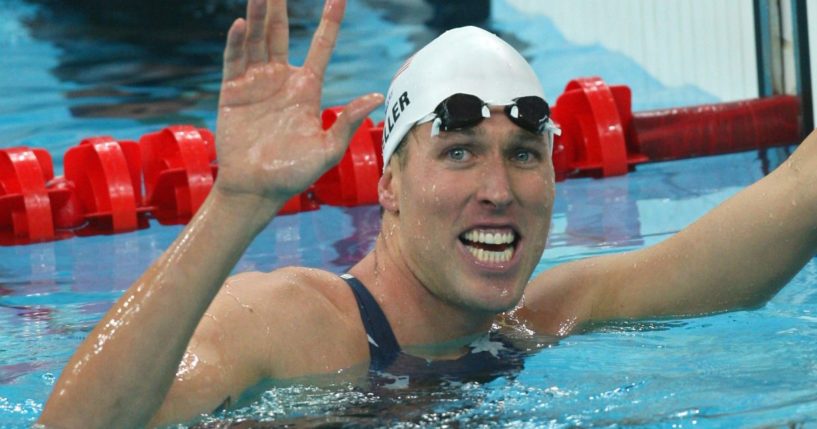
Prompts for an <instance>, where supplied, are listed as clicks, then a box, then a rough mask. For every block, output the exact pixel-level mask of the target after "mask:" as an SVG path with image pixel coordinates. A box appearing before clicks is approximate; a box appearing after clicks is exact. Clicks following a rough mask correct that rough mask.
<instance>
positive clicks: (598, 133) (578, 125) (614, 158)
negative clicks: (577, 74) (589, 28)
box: [552, 77, 647, 180]
mask: <svg viewBox="0 0 817 429" xmlns="http://www.w3.org/2000/svg"><path fill="white" fill-rule="evenodd" d="M630 99H631V94H630V88H628V87H626V86H623V85H622V86H607V85H606V84H605V83H604V82H603V81H602V80H601V78H598V77H589V78H581V79H574V80H572V81H570V82H569V83H568V84H567V86H566V87H565V91H564V93H562V95H560V96H559V98H558V99H557V100H556V105H555V106H554V107H553V111H552V116H553V120H554V121H555V122H557V123H558V124H559V125H560V126H561V127H562V135H561V136H558V138H557V139H556V141H555V142H554V148H553V164H554V170H555V171H556V177H557V180H564V179H565V178H566V177H567V176H568V175H570V174H571V173H573V172H583V173H590V174H593V173H596V174H599V173H600V175H601V176H603V177H608V176H618V175H622V174H626V173H627V171H628V170H629V169H630V167H631V166H633V165H635V164H638V163H641V162H646V161H647V157H645V156H643V155H641V154H639V153H637V152H634V151H633V150H632V148H628V146H627V141H626V139H625V135H626V134H625V132H626V128H627V126H628V125H629V122H630V121H631V119H632V110H631V107H630V106H631V104H630ZM628 149H629V150H628Z"/></svg>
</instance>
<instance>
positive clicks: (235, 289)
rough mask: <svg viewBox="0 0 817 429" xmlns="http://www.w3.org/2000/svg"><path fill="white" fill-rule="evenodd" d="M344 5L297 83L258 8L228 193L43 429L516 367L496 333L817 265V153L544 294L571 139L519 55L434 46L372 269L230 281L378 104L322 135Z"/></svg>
mask: <svg viewBox="0 0 817 429" xmlns="http://www.w3.org/2000/svg"><path fill="white" fill-rule="evenodd" d="M344 7H345V5H344V1H343V0H328V1H327V3H326V6H325V9H324V12H323V17H322V19H321V23H320V25H319V27H318V29H317V31H316V34H315V36H314V39H313V42H312V46H311V48H310V50H309V53H308V54H307V57H306V60H305V63H304V65H303V67H293V66H290V65H289V64H288V63H287V57H288V52H287V47H288V23H287V13H286V5H285V4H284V1H283V0H269V1H265V0H251V1H250V2H249V4H248V13H247V19H246V20H243V19H239V20H236V21H235V23H234V24H233V25H232V27H231V28H230V31H229V33H228V36H227V47H226V50H225V54H224V81H223V85H222V89H221V96H220V97H221V98H220V102H219V113H218V127H217V132H216V145H217V150H218V158H219V166H220V171H219V176H218V180H217V181H216V183H215V185H214V186H213V189H212V192H211V193H210V195H209V197H208V198H207V200H206V202H205V203H204V205H203V206H202V208H201V209H200V210H199V212H198V213H197V214H196V216H195V217H194V219H193V220H192V221H191V222H190V223H189V224H188V225H187V227H186V228H185V230H184V231H183V232H182V233H181V234H180V236H179V237H178V239H177V240H176V241H175V242H174V243H173V244H172V245H171V246H170V248H169V249H168V250H167V251H166V252H165V253H164V254H163V255H162V256H161V258H159V260H157V261H156V262H155V263H154V265H153V266H151V267H150V268H149V269H148V270H147V271H146V272H145V273H144V275H143V276H142V277H141V278H139V279H138V280H137V281H136V282H135V283H134V284H133V286H132V287H131V288H130V289H128V290H127V291H126V292H125V293H124V295H123V296H122V297H121V298H120V299H119V301H118V302H117V303H116V304H115V305H114V306H113V308H111V310H110V311H109V312H108V313H107V315H106V316H105V317H104V319H103V320H102V321H101V322H100V323H99V324H98V325H97V326H96V328H95V329H94V330H93V331H92V332H91V333H90V334H89V336H88V338H87V339H86V340H85V342H84V343H83V344H82V345H81V346H80V348H79V349H78V350H77V352H76V353H75V355H74V356H73V358H72V359H71V361H70V362H69V363H68V365H67V366H66V367H65V369H64V371H63V373H62V376H61V377H60V380H59V381H58V383H57V384H56V386H55V387H54V390H53V393H52V395H51V398H50V399H49V401H48V403H47V404H46V407H45V410H44V412H43V414H42V416H41V418H40V423H41V424H43V425H46V426H54V427H83V428H86V427H140V426H144V425H148V424H161V423H166V422H171V421H179V420H185V419H190V418H193V417H195V416H196V415H198V414H199V413H206V412H210V411H212V410H214V409H216V408H218V407H220V406H222V405H225V404H230V403H231V402H234V401H235V400H237V398H239V397H241V395H242V393H243V392H245V391H247V390H248V389H249V388H251V387H252V386H255V385H257V384H258V383H259V382H261V381H263V380H269V379H272V380H279V381H284V382H285V381H286V380H294V379H298V378H299V377H305V376H308V375H329V374H338V373H339V374H340V376H343V377H349V378H350V379H355V378H357V377H363V378H364V379H365V377H366V375H367V374H368V373H369V371H368V370H369V369H374V370H382V371H383V372H386V373H388V372H394V371H395V370H394V369H393V368H394V366H393V365H394V364H395V363H396V362H400V361H402V362H409V365H415V366H423V365H425V367H426V369H428V368H431V369H433V368H437V367H436V366H435V365H437V364H439V365H441V366H440V368H442V367H452V368H453V367H456V366H457V364H458V363H463V362H467V363H468V365H471V364H474V365H479V364H480V362H481V364H483V365H485V367H488V368H501V367H502V365H503V359H504V357H505V356H506V354H505V353H504V352H505V351H507V350H508V349H509V348H512V346H513V344H512V343H513V342H514V341H522V340H520V339H514V340H511V339H510V338H509V337H508V336H502V335H501V333H499V334H497V333H493V334H491V335H490V336H488V333H489V332H491V331H492V326H493V325H495V324H497V325H502V326H504V328H500V330H502V329H514V328H523V329H522V330H527V331H529V332H531V331H532V332H535V333H539V334H543V335H554V336H564V335H568V334H570V333H571V332H573V331H574V330H575V329H576V328H577V327H580V326H582V325H584V324H587V323H589V322H595V321H605V320H611V319H633V318H646V317H662V316H687V315H700V314H706V313H712V312H720V311H728V310H734V309H741V308H750V307H755V306H759V305H762V304H763V303H764V302H766V300H768V299H769V298H770V297H771V296H773V295H774V294H775V293H776V292H777V291H778V290H779V289H780V288H781V287H782V286H783V285H785V284H786V282H787V281H788V280H789V279H790V278H791V277H792V276H793V275H794V274H795V273H796V272H797V271H798V270H799V269H800V268H801V267H802V266H803V265H804V264H805V262H806V261H808V260H809V259H810V258H811V257H812V256H813V255H814V253H815V248H817V216H815V215H814V214H815V213H817V186H815V185H817V142H815V141H814V140H815V137H814V136H813V135H812V136H811V137H809V138H808V139H807V140H806V141H805V142H804V143H803V144H802V145H801V146H800V148H799V149H798V150H797V151H796V152H795V153H794V154H793V155H792V157H791V158H790V160H789V161H787V162H786V163H785V164H784V165H783V166H781V167H780V168H778V169H777V170H776V171H774V172H773V173H772V174H770V175H769V176H767V177H765V178H764V179H762V180H761V181H759V182H758V183H756V184H754V185H752V186H751V187H749V188H747V189H746V190H744V191H742V192H741V193H739V194H738V195H736V196H735V197H733V198H731V199H730V200H728V201H727V202H725V203H724V204H723V205H721V206H720V207H718V208H716V209H715V210H713V211H712V212H711V213H709V214H707V215H706V216H704V217H703V218H701V219H700V220H698V221H697V222H695V223H694V224H692V225H691V226H689V227H688V228H686V229H684V230H683V231H681V232H680V233H678V234H677V235H676V236H674V237H672V238H670V239H667V240H665V241H663V242H661V243H660V244H657V245H655V246H652V247H649V248H645V249H641V250H637V251H634V252H629V253H622V254H616V255H609V256H604V257H599V258H592V259H587V260H582V261H576V262H572V263H568V264H563V265H560V266H558V267H555V268H554V269H551V270H549V271H546V272H544V273H542V274H540V275H538V276H536V277H535V278H531V275H532V272H533V270H534V267H535V266H536V264H537V262H538V261H539V260H540V258H541V255H542V252H543V250H544V248H545V243H546V239H547V235H548V229H549V225H550V215H551V208H552V204H553V197H554V176H553V167H552V164H551V161H550V151H551V145H552V133H554V132H556V128H555V127H554V126H553V124H552V123H551V122H550V121H549V118H548V109H547V105H546V104H545V103H544V100H543V94H542V90H541V87H540V84H539V82H538V80H537V79H536V77H535V75H534V74H533V71H532V70H531V69H530V66H528V65H527V63H526V62H525V61H524V60H523V59H522V57H521V56H520V55H519V54H518V53H517V52H515V51H514V50H513V49H512V48H510V46H508V45H507V44H505V43H504V42H502V41H501V40H499V39H498V38H496V37H495V36H493V35H490V34H489V33H487V32H484V31H482V30H477V29H474V28H465V29H459V30H456V31H452V32H449V33H446V34H445V35H443V36H441V37H440V38H438V39H436V40H435V41H434V42H432V43H430V44H429V45H428V46H426V47H425V48H424V49H423V50H421V51H420V52H418V53H417V54H416V55H415V56H414V57H413V58H412V59H410V60H409V61H408V62H407V63H406V65H405V66H404V67H403V68H401V71H399V72H398V74H397V75H396V77H395V78H394V80H393V82H392V85H391V88H390V91H389V97H388V99H387V100H386V109H387V122H388V125H387V133H388V134H387V137H386V138H385V139H384V155H385V158H386V167H385V169H384V172H383V175H382V178H381V179H380V181H379V183H378V192H379V199H380V203H381V205H382V207H383V210H384V213H383V218H382V227H381V232H380V234H379V236H378V238H377V241H376V244H375V246H374V249H373V250H372V252H371V253H369V254H368V255H367V256H366V257H365V258H363V260H361V261H360V262H359V263H358V264H356V265H355V266H354V267H352V268H351V269H350V270H349V275H347V276H343V277H338V276H336V275H334V274H332V273H329V272H325V271H321V270H317V269H307V268H283V269H280V270H276V271H274V272H272V273H243V274H239V275H236V276H233V277H230V278H228V275H229V273H230V271H231V270H232V268H233V267H234V265H235V263H236V261H237V260H238V258H239V257H240V256H241V254H242V253H243V252H244V251H245V249H246V248H247V246H248V245H249V244H250V242H251V241H252V240H253V238H254V237H255V236H256V235H257V234H258V233H259V231H261V230H262V229H263V228H264V227H265V226H266V225H267V224H268V223H269V222H270V220H271V219H272V218H273V217H274V216H275V214H276V213H277V211H278V210H279V209H280V208H281V206H282V205H283V204H284V202H285V201H286V200H287V199H289V198H290V197H291V196H292V195H295V194H296V193H298V192H300V191H302V190H304V189H305V188H306V187H307V186H308V185H309V184H311V183H312V182H313V181H314V180H316V179H317V178H318V177H319V176H320V175H321V174H322V173H323V172H324V171H326V170H327V169H328V168H330V167H331V166H332V165H333V164H334V163H336V162H337V161H338V160H339V159H340V157H341V155H342V154H343V152H344V150H345V148H346V145H347V141H348V139H349V137H350V135H351V133H352V131H353V130H354V129H355V127H356V125H357V124H358V123H359V122H360V121H361V120H362V118H364V117H365V116H366V115H367V114H368V113H369V112H370V111H371V110H372V109H374V108H375V106H376V105H378V104H381V103H383V101H384V100H383V97H381V96H380V95H374V94H373V95H366V96H363V97H361V98H358V99H356V100H354V101H352V102H351V103H350V104H349V105H347V107H346V109H345V110H344V112H343V113H342V114H341V115H340V117H339V118H338V120H337V122H336V123H335V124H334V126H333V127H332V128H331V129H329V130H327V131H324V130H322V129H321V121H320V120H319V117H318V114H319V110H320V94H321V86H322V79H323V75H324V70H325V69H326V65H327V63H328V61H329V57H330V55H331V52H332V49H333V46H334V44H335V40H336V37H337V33H338V28H339V25H340V21H341V18H342V15H343V10H344ZM352 276H354V277H352ZM381 310H382V313H381ZM500 320H502V321H503V323H502V324H499V323H497V322H498V321H500ZM509 359H510V358H509ZM429 362H430V363H429Z"/></svg>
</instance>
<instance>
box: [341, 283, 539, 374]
mask: <svg viewBox="0 0 817 429" xmlns="http://www.w3.org/2000/svg"><path fill="white" fill-rule="evenodd" d="M341 278H342V279H343V280H345V281H346V283H348V284H349V286H350V287H351V288H352V292H354V294H355V300H357V305H358V308H359V309H360V317H361V319H362V320H363V327H364V328H365V329H366V335H367V336H368V340H369V356H370V363H369V373H370V375H371V376H372V378H373V380H374V381H376V382H378V384H381V385H383V386H384V387H395V388H401V387H408V386H409V385H411V386H416V385H418V384H427V383H439V382H441V381H481V382H487V381H490V380H493V379H495V378H497V377H499V376H503V375H513V374H516V373H517V372H519V371H520V370H521V369H522V367H523V365H524V355H525V353H524V352H523V351H521V350H519V349H517V348H515V347H514V346H513V345H511V344H510V343H509V342H508V341H507V340H505V339H504V338H503V337H502V336H501V335H500V334H499V333H497V332H491V333H490V334H486V335H485V336H484V337H482V338H480V339H479V340H477V341H474V342H473V343H471V345H470V346H469V347H470V348H471V350H470V352H469V353H468V354H466V355H465V356H463V357H461V358H459V359H455V360H438V361H430V360H426V359H423V358H419V357H417V356H412V355H409V354H406V353H403V352H402V351H401V350H400V344H398V343H397V338H395V336H394V332H393V331H392V329H391V325H390V324H389V321H388V319H387V318H386V315H385V314H384V313H383V310H382V309H381V308H380V306H379V305H378V304H377V301H375V299H374V297H373V296H372V295H371V293H369V291H368V290H367V289H366V287H365V286H364V285H363V283H361V282H360V280H358V279H356V278H355V277H354V276H352V275H350V274H344V275H342V276H341Z"/></svg>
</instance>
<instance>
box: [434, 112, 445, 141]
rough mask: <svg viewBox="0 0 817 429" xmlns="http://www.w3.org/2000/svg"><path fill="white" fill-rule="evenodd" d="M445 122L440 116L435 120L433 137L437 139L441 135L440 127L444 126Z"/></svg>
mask: <svg viewBox="0 0 817 429" xmlns="http://www.w3.org/2000/svg"><path fill="white" fill-rule="evenodd" d="M442 123H443V120H442V119H440V117H439V116H437V117H436V118H434V122H432V123H431V137H432V138H433V137H436V136H438V135H440V125H442Z"/></svg>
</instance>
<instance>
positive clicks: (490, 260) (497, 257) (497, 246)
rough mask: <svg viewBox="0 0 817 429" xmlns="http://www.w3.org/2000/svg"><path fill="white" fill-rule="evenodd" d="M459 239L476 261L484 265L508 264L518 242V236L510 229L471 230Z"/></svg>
mask: <svg viewBox="0 0 817 429" xmlns="http://www.w3.org/2000/svg"><path fill="white" fill-rule="evenodd" d="M459 238H460V241H461V242H462V244H464V245H465V248H466V249H468V251H469V252H471V254H472V255H473V256H474V258H476V260H477V261H479V262H482V263H486V264H502V263H506V262H510V260H511V259H512V258H513V253H514V250H515V249H516V245H517V243H518V242H519V235H518V234H517V233H516V232H515V231H513V230H510V229H502V230H493V229H472V230H470V231H467V232H465V233H463V234H462V235H460V237H459Z"/></svg>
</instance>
